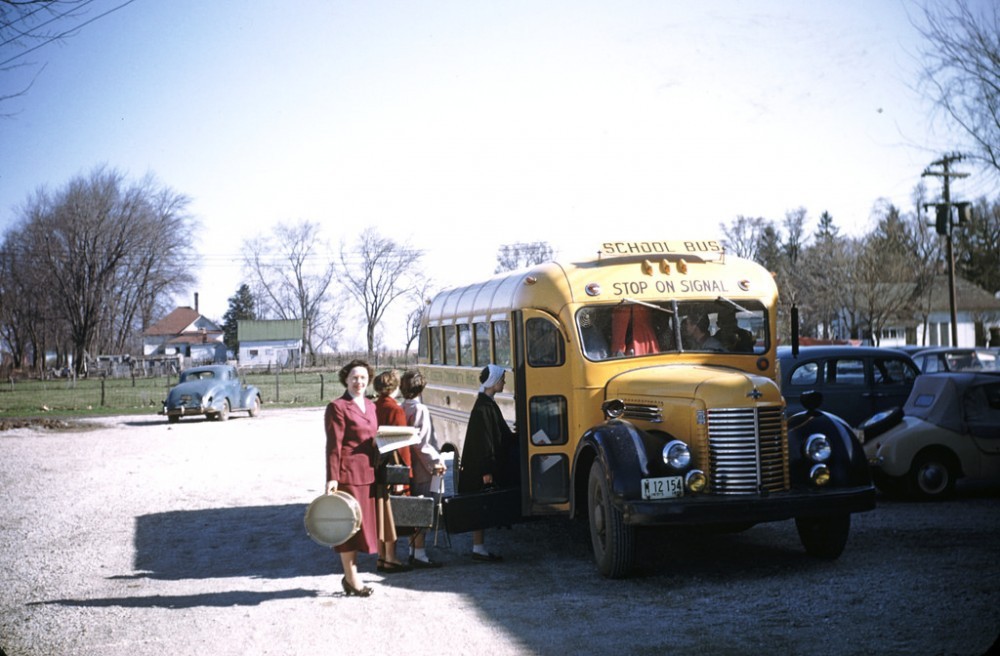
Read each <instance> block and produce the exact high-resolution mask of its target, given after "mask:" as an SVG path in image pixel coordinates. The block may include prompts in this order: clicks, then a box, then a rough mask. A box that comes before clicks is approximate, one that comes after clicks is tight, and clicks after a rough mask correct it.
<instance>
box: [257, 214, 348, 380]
mask: <svg viewBox="0 0 1000 656" xmlns="http://www.w3.org/2000/svg"><path fill="white" fill-rule="evenodd" d="M327 250H328V249H327V248H326V245H325V243H324V242H323V241H322V240H321V239H320V225H319V224H318V223H310V222H308V221H301V222H299V223H297V224H294V225H290V224H285V223H279V224H278V225H277V226H275V227H274V228H273V229H272V231H271V234H270V235H267V236H264V237H258V238H255V239H247V240H244V242H243V267H244V270H245V272H246V273H247V274H248V276H250V277H251V278H252V279H253V281H254V285H255V286H256V288H257V290H255V292H254V294H253V295H254V297H255V298H256V299H257V300H258V301H259V303H260V307H259V308H258V309H259V310H260V312H261V315H262V316H271V317H276V318H278V319H301V320H302V342H303V344H304V345H305V348H306V349H307V351H308V353H309V355H310V358H311V360H312V362H313V363H315V361H316V348H317V337H318V335H317V329H319V328H320V325H321V324H322V323H323V322H324V321H325V316H324V315H325V314H326V312H327V310H328V308H327V305H328V304H329V299H328V298H327V290H328V289H329V287H330V283H331V282H332V281H333V279H334V277H335V276H336V272H337V268H336V264H335V263H334V262H331V261H328V260H327V259H326V257H325V256H324V254H325V253H326V252H327ZM320 332H326V331H325V330H324V331H320ZM326 339H327V337H326V336H324V338H323V341H326Z"/></svg>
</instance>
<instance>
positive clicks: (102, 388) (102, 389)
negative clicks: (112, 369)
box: [101, 376, 104, 408]
mask: <svg viewBox="0 0 1000 656" xmlns="http://www.w3.org/2000/svg"><path fill="white" fill-rule="evenodd" d="M101 407H102V408H103V407H104V376H101Z"/></svg>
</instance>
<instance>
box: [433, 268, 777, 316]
mask: <svg viewBox="0 0 1000 656" xmlns="http://www.w3.org/2000/svg"><path fill="white" fill-rule="evenodd" d="M706 255H707V257H702V256H701V255H699V254H695V253H683V254H656V255H654V256H650V255H644V254H640V255H622V254H618V253H616V254H614V256H613V257H608V256H606V255H605V256H604V257H598V258H595V259H592V260H583V261H579V262H573V263H565V264H561V263H558V262H546V263H544V264H538V265H535V266H533V267H530V268H527V269H521V270H518V271H512V272H508V273H503V274H499V275H497V276H494V277H493V278H490V279H489V280H486V281H483V282H478V283H474V284H471V285H465V286H463V287H455V288H453V289H448V290H445V291H442V292H440V293H439V294H438V295H437V296H435V297H434V299H433V300H432V301H431V304H430V308H428V312H427V315H426V318H427V322H428V323H429V324H430V325H445V324H451V323H455V322H456V321H459V322H468V321H472V322H474V323H476V322H486V321H493V320H498V319H503V318H505V317H506V316H507V315H508V314H509V313H510V311H511V310H515V309H521V308H532V307H533V308H539V309H546V310H549V311H551V312H559V311H561V310H562V308H563V307H564V306H565V305H567V304H569V303H577V302H584V301H591V302H615V301H622V300H624V299H634V300H646V301H653V300H663V299H669V298H677V299H684V298H714V297H718V296H726V297H732V298H758V299H765V298H766V299H771V298H773V297H774V296H776V294H777V287H776V286H775V284H774V279H773V277H772V276H771V275H770V274H769V273H768V272H767V270H766V269H764V268H763V267H761V266H760V265H758V264H757V263H755V262H751V261H749V260H743V259H740V258H736V257H731V256H722V257H719V256H718V254H717V253H711V254H706Z"/></svg>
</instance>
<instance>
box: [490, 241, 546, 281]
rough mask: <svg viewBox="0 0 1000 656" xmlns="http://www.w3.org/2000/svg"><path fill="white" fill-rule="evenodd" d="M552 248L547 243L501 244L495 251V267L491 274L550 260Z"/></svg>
mask: <svg viewBox="0 0 1000 656" xmlns="http://www.w3.org/2000/svg"><path fill="white" fill-rule="evenodd" d="M552 256H553V250H552V246H551V245H550V244H549V243H548V242H547V241H533V242H515V243H513V244H503V245H502V246H500V248H499V249H498V250H497V266H496V269H494V270H493V273H503V272H504V271H517V270H518V269H523V268H525V267H529V266H532V265H534V264H541V263H542V262H549V261H551V260H552Z"/></svg>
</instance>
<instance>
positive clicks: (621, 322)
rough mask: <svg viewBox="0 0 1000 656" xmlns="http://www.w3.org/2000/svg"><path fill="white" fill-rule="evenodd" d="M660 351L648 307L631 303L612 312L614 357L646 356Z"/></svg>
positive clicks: (612, 349) (619, 306)
mask: <svg viewBox="0 0 1000 656" xmlns="http://www.w3.org/2000/svg"><path fill="white" fill-rule="evenodd" d="M658 350H659V346H658V345H657V342H656V330H655V329H654V328H653V320H652V316H651V310H650V309H649V308H648V307H646V306H645V305H638V304H635V303H629V304H621V305H618V306H616V307H615V309H614V310H612V312H611V352H612V353H613V354H614V355H616V356H622V355H628V356H632V355H646V354H647V353H656V352H657V351H658Z"/></svg>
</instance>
